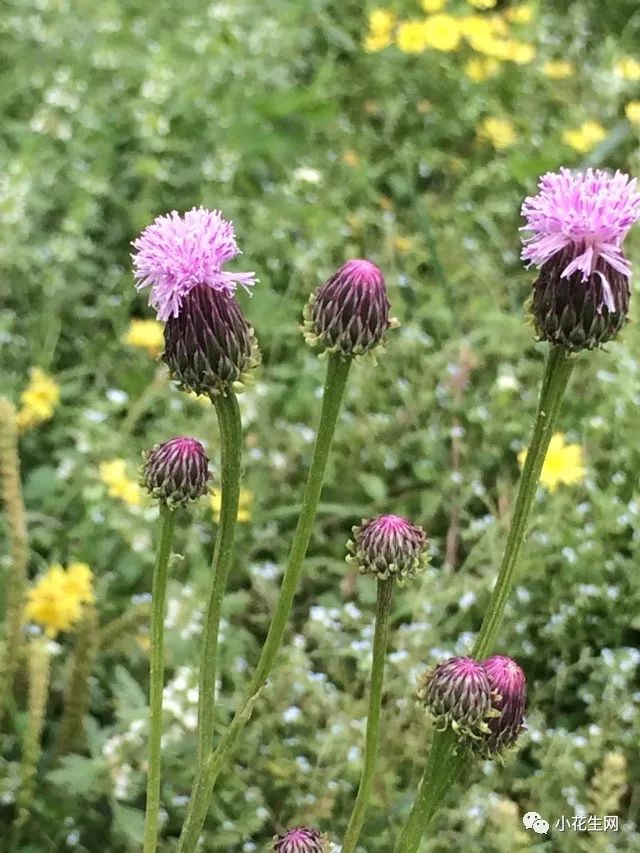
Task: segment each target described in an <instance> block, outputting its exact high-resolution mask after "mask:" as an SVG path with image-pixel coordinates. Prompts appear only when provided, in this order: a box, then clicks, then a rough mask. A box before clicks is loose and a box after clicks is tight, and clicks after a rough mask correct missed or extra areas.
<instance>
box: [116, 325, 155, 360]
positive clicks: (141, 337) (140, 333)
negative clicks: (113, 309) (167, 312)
mask: <svg viewBox="0 0 640 853" xmlns="http://www.w3.org/2000/svg"><path fill="white" fill-rule="evenodd" d="M123 341H124V342H125V344H128V345H129V346H130V347H138V349H146V351H147V352H148V353H149V355H150V356H151V357H152V358H157V357H158V356H159V355H160V352H161V351H162V346H163V344H164V327H163V325H162V323H159V322H158V321H157V320H132V321H131V322H130V323H129V328H128V329H127V331H126V333H125V335H124V338H123Z"/></svg>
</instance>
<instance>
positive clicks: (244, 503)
mask: <svg viewBox="0 0 640 853" xmlns="http://www.w3.org/2000/svg"><path fill="white" fill-rule="evenodd" d="M252 503H253V492H250V491H249V489H240V496H239V498H238V521H239V522H241V523H242V522H245V521H250V520H251V504H252ZM210 504H211V511H212V512H213V520H214V521H215V522H216V523H218V522H219V521H220V509H221V508H222V496H221V494H220V492H218V491H216V492H214V493H213V494H212V495H211V500H210Z"/></svg>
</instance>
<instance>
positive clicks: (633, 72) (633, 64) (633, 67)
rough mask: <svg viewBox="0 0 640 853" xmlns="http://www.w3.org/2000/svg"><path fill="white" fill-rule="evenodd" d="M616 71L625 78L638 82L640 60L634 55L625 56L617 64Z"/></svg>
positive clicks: (639, 78)
mask: <svg viewBox="0 0 640 853" xmlns="http://www.w3.org/2000/svg"><path fill="white" fill-rule="evenodd" d="M614 70H615V72H616V74H617V75H618V77H622V79H623V80H630V81H631V82H632V83H637V81H638V80H640V62H638V60H637V59H634V58H633V57H632V56H623V57H622V59H620V60H619V61H618V62H617V63H616V66H615V69H614Z"/></svg>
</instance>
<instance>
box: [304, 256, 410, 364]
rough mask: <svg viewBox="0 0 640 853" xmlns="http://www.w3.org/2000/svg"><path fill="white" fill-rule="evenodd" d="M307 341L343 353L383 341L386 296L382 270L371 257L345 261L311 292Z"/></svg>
mask: <svg viewBox="0 0 640 853" xmlns="http://www.w3.org/2000/svg"><path fill="white" fill-rule="evenodd" d="M304 320H305V323H304V331H305V338H306V340H307V343H309V344H311V345H312V346H314V345H316V344H320V345H321V346H322V347H323V348H324V350H325V351H327V352H338V353H340V354H341V355H343V356H345V357H351V356H356V355H363V354H364V353H367V352H369V351H370V350H372V349H374V348H375V347H377V346H378V345H379V344H381V343H382V341H383V339H384V335H385V332H386V331H387V329H389V328H391V327H393V326H395V325H396V321H395V320H394V319H393V318H390V317H389V300H388V299H387V290H386V286H385V283H384V278H383V277H382V273H381V272H380V270H379V269H378V267H377V266H376V265H375V264H372V263H371V261H365V260H353V261H347V263H346V264H343V265H342V266H341V267H340V269H339V270H338V271H337V272H335V273H334V274H333V275H332V276H331V278H330V279H329V280H328V281H326V282H325V283H324V284H323V285H322V286H321V287H319V288H318V290H317V291H316V292H315V293H314V294H312V296H311V298H310V299H309V302H308V303H307V305H306V307H305V313H304Z"/></svg>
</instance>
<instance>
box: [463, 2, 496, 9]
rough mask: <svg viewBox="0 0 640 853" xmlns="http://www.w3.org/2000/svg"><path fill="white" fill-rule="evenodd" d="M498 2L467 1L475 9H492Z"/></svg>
mask: <svg viewBox="0 0 640 853" xmlns="http://www.w3.org/2000/svg"><path fill="white" fill-rule="evenodd" d="M497 2H498V0H467V3H469V5H470V6H473V7H474V8H475V9H493V7H494V6H495V5H496V3H497Z"/></svg>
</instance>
